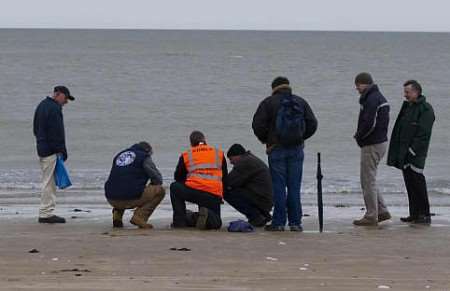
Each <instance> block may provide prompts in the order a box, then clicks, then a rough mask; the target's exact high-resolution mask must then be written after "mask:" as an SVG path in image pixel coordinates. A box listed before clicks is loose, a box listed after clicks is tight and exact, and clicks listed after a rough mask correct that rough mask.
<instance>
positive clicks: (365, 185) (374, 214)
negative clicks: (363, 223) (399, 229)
mask: <svg viewBox="0 0 450 291" xmlns="http://www.w3.org/2000/svg"><path fill="white" fill-rule="evenodd" d="M386 148H387V142H384V143H379V144H374V145H368V146H364V147H362V148H361V172H360V178H361V188H362V192H363V196H364V204H365V205H366V214H365V215H364V216H365V217H366V218H368V219H371V220H375V221H378V215H379V214H382V213H386V212H388V210H387V207H386V204H385V203H384V199H383V195H382V194H381V193H380V192H379V191H378V187H377V169H378V164H379V163H380V161H381V159H382V158H383V156H384V154H385V153H386Z"/></svg>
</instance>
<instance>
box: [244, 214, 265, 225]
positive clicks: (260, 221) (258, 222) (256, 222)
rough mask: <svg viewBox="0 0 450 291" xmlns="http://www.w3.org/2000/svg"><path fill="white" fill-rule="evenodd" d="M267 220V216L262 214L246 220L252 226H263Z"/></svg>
mask: <svg viewBox="0 0 450 291" xmlns="http://www.w3.org/2000/svg"><path fill="white" fill-rule="evenodd" d="M267 222H268V221H267V218H266V217H264V216H262V215H260V216H258V217H256V218H255V219H251V220H249V221H248V223H250V224H251V225H252V226H253V227H263V226H264V225H266V223H267Z"/></svg>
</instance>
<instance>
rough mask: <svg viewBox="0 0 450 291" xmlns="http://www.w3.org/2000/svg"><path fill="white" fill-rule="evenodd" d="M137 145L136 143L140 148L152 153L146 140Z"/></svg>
mask: <svg viewBox="0 0 450 291" xmlns="http://www.w3.org/2000/svg"><path fill="white" fill-rule="evenodd" d="M137 145H138V146H139V147H140V148H141V149H143V150H144V151H146V152H147V153H150V154H152V153H153V149H152V146H151V145H150V144H149V143H148V142H146V141H141V142H139V143H137Z"/></svg>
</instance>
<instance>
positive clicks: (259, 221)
mask: <svg viewBox="0 0 450 291" xmlns="http://www.w3.org/2000/svg"><path fill="white" fill-rule="evenodd" d="M227 157H228V158H229V159H230V163H231V164H232V165H233V170H232V171H231V172H230V173H228V177H227V183H226V185H227V189H226V191H225V193H224V199H225V201H227V202H228V203H229V204H230V205H231V206H233V207H234V208H235V209H236V210H237V211H239V212H240V213H242V214H244V215H245V216H246V217H247V219H248V222H249V223H250V224H251V225H253V226H255V227H261V226H264V225H265V224H266V223H267V222H269V221H270V220H271V219H272V217H271V216H270V210H271V209H272V205H273V204H272V180H271V177H270V171H269V168H268V167H267V165H266V164H265V163H264V162H263V161H261V160H260V159H258V158H257V157H255V156H254V155H253V154H252V153H251V152H250V151H246V150H245V148H244V147H243V146H242V145H240V144H234V145H232V146H231V147H230V149H229V150H228V152H227Z"/></svg>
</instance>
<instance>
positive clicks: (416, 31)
mask: <svg viewBox="0 0 450 291" xmlns="http://www.w3.org/2000/svg"><path fill="white" fill-rule="evenodd" d="M0 30H105V31H106V30H119V31H136V30H138V31H145V30H147V31H211V32H214V31H217V32H220V31H224V32H226V31H230V32H369V33H370V32H378V33H380V32H384V33H450V31H447V30H378V29H369V30H358V29H356V30H340V29H337V30H328V29H304V30H300V29H231V28H214V29H210V28H122V27H117V28H115V27H111V28H109V27H108V28H105V27H99V28H93V27H0Z"/></svg>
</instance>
